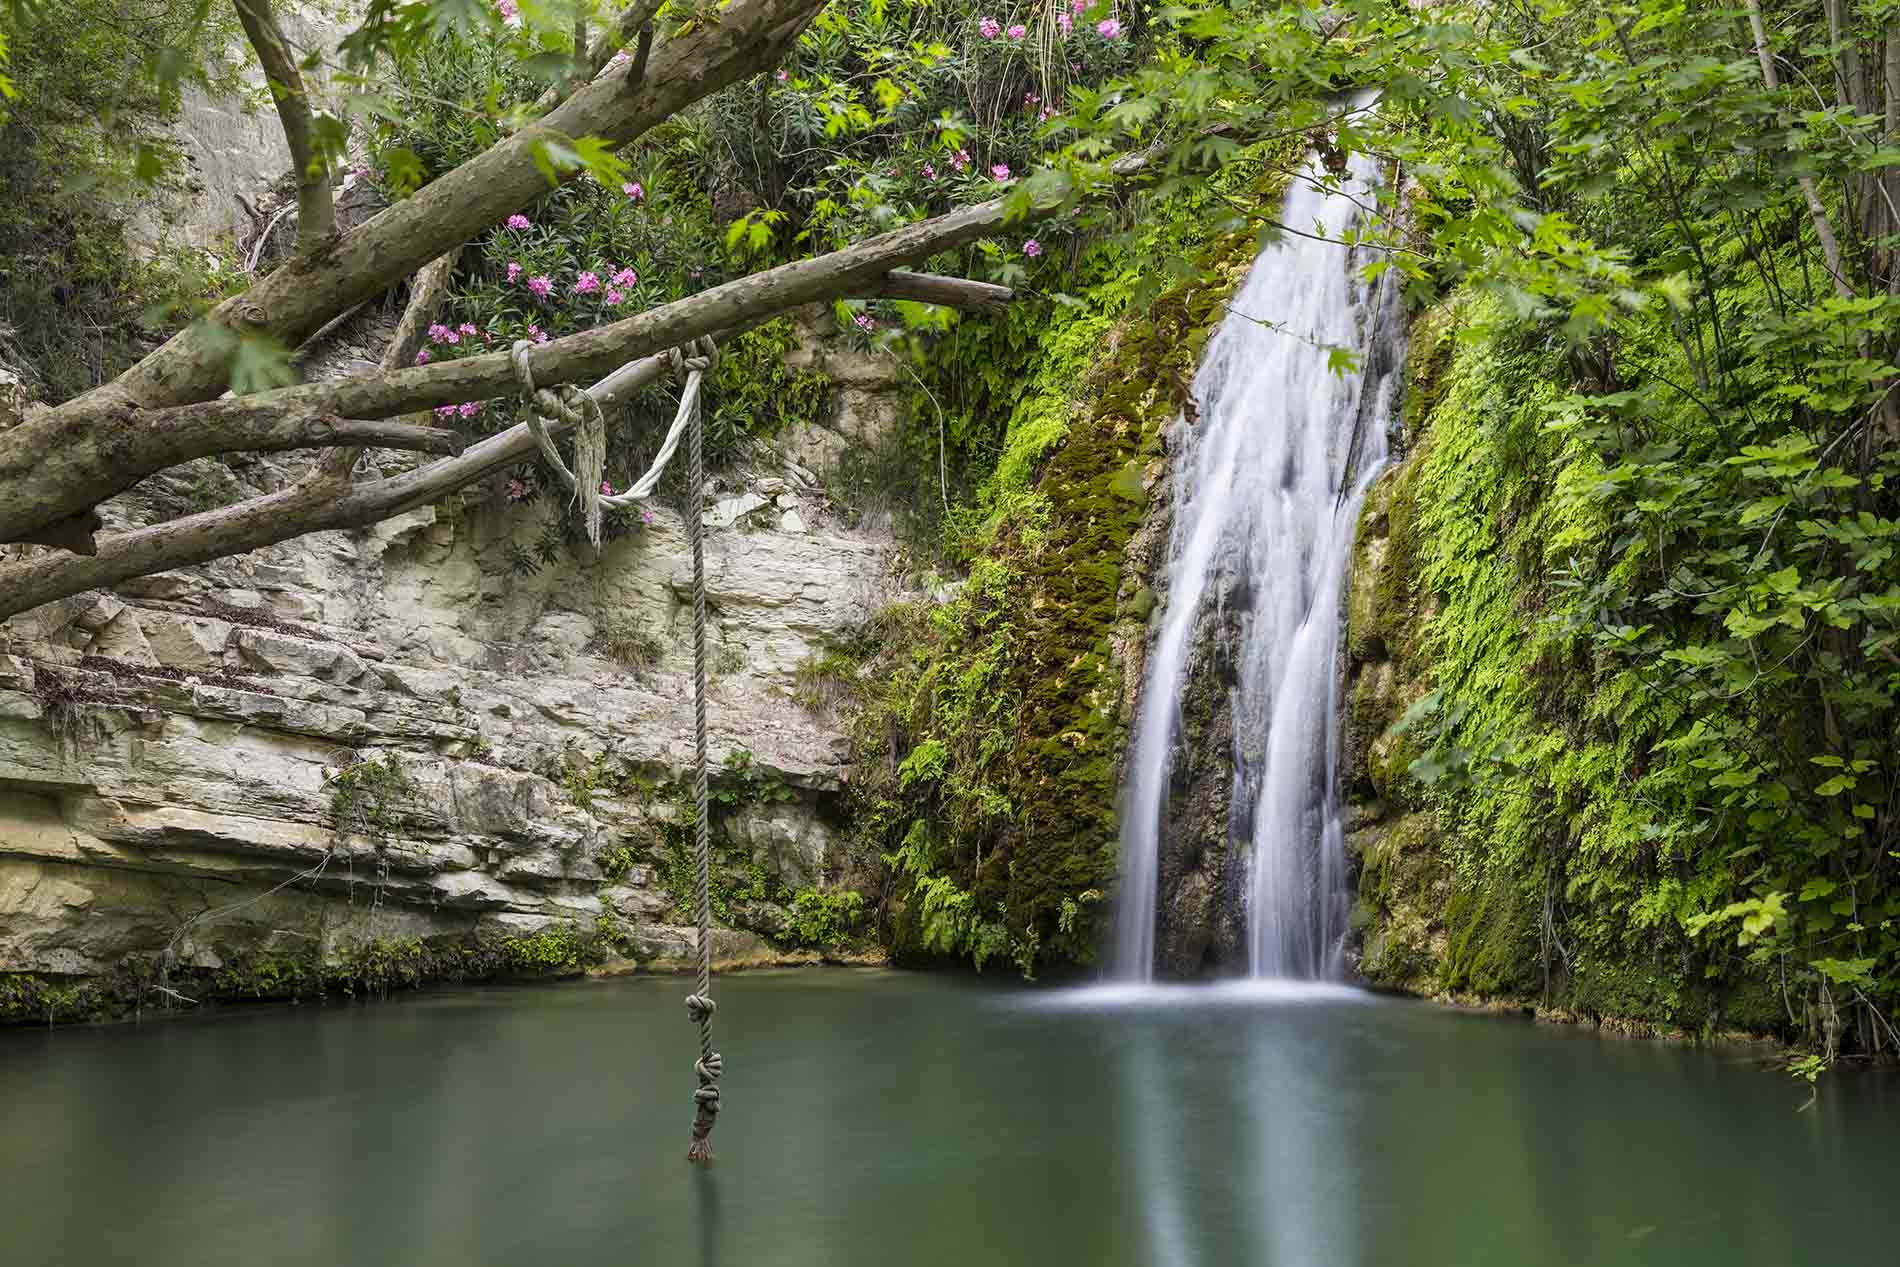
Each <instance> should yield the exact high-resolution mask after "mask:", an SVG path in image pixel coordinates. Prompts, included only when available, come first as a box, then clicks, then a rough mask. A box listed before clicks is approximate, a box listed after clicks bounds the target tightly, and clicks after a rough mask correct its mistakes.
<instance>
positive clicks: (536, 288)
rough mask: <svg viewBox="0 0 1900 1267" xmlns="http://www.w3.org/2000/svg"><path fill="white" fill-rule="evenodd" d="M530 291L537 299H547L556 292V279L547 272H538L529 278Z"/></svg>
mask: <svg viewBox="0 0 1900 1267" xmlns="http://www.w3.org/2000/svg"><path fill="white" fill-rule="evenodd" d="M528 293H529V294H531V295H533V296H534V297H535V298H536V299H546V298H547V297H548V296H549V295H551V294H553V293H554V279H553V278H552V277H549V276H548V275H547V274H546V273H536V274H535V275H534V276H533V277H530V278H529V279H528Z"/></svg>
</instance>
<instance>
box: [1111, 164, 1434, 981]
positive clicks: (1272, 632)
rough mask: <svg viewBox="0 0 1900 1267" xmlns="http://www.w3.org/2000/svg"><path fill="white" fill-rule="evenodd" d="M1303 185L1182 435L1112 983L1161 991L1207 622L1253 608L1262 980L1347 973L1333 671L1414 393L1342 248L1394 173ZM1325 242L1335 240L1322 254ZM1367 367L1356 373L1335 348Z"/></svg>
mask: <svg viewBox="0 0 1900 1267" xmlns="http://www.w3.org/2000/svg"><path fill="white" fill-rule="evenodd" d="M1326 179H1327V173H1326V171H1325V169H1324V168H1323V167H1322V166H1321V165H1320V163H1319V161H1318V160H1317V159H1314V160H1312V161H1311V162H1309V164H1308V165H1307V167H1306V168H1305V169H1304V171H1303V173H1302V175H1300V176H1298V177H1296V178H1295V179H1294V180H1293V182H1292V185H1291V188H1290V190H1289V192H1288V194H1287V199H1286V204H1285V207H1284V210H1283V212H1282V216H1281V218H1282V222H1283V223H1285V224H1286V225H1288V226H1290V227H1292V228H1294V229H1297V230H1299V231H1300V233H1302V234H1312V235H1314V236H1310V237H1309V236H1298V235H1295V234H1288V235H1285V237H1284V240H1283V241H1281V242H1280V243H1278V244H1276V245H1272V246H1269V247H1268V248H1267V249H1266V250H1265V251H1263V252H1262V253H1261V255H1260V257H1259V258H1258V259H1256V260H1255V261H1254V264H1253V267H1252V269H1251V270H1250V271H1249V272H1248V274H1247V277H1246V279H1245V281H1243V282H1242V284H1241V285H1240V287H1239V289H1238V290H1237V291H1236V293H1235V295H1234V297H1233V299H1232V301H1231V302H1230V304H1229V310H1228V314H1227V316H1226V317H1225V318H1224V319H1223V320H1222V322H1221V325H1220V327H1219V329H1218V330H1217V331H1216V332H1215V335H1214V337H1213V338H1212V339H1211V340H1210V341H1209V344H1208V349H1207V353H1206V355H1205V357H1204V359H1203V362H1202V365H1201V368H1200V371H1199V373H1198V374H1197V375H1196V377H1195V382H1194V394H1195V399H1196V401H1197V402H1198V404H1199V413H1200V416H1199V420H1198V422H1197V423H1196V424H1195V425H1194V426H1193V427H1191V428H1190V427H1182V428H1181V429H1180V433H1181V434H1182V435H1183V437H1184V447H1183V448H1182V450H1181V451H1180V452H1179V453H1178V454H1177V456H1176V458H1175V462H1174V507H1175V510H1174V522H1173V527H1172V531H1171V536H1170V541H1169V555H1168V563H1167V569H1166V577H1165V607H1164V609H1163V616H1162V623H1161V628H1160V631H1159V633H1158V635H1157V636H1156V639H1155V644H1154V647H1153V650H1152V653H1151V654H1150V656H1149V658H1148V662H1147V670H1146V679H1145V681H1144V682H1143V685H1142V692H1141V705H1140V711H1139V713H1138V716H1137V718H1136V723H1135V730H1134V734H1133V737H1132V740H1131V746H1130V755H1129V761H1128V773H1127V776H1126V788H1125V792H1124V805H1123V816H1122V824H1123V826H1122V842H1121V846H1122V875H1121V887H1120V892H1119V897H1118V899H1117V915H1116V931H1115V944H1114V946H1113V949H1112V953H1111V954H1110V956H1109V959H1110V967H1111V972H1112V975H1113V976H1114V977H1115V978H1116V979H1118V980H1122V981H1134V982H1145V981H1150V980H1152V979H1153V975H1154V960H1155V921H1156V905H1157V900H1158V898H1159V896H1160V895H1159V892H1158V882H1159V870H1160V860H1159V854H1160V845H1161V836H1162V830H1163V825H1164V822H1165V820H1166V816H1167V813H1168V788H1169V781H1170V778H1171V775H1172V767H1173V755H1174V749H1175V744H1176V739H1177V735H1178V734H1179V731H1180V723H1181V707H1182V698H1183V695H1184V693H1185V688H1186V686H1187V674H1188V662H1189V658H1190V655H1191V652H1192V650H1193V643H1194V639H1195V636H1196V630H1197V626H1199V624H1200V623H1201V621H1202V618H1203V616H1204V613H1206V611H1207V610H1208V609H1209V607H1210V605H1216V604H1222V603H1227V602H1232V603H1234V604H1235V605H1236V606H1237V607H1238V608H1239V610H1238V612H1236V613H1235V614H1236V615H1237V617H1238V638H1237V649H1236V658H1237V661H1238V663H1237V679H1238V680H1237V684H1236V685H1235V687H1234V688H1233V697H1232V701H1231V706H1232V709H1233V722H1234V726H1233V729H1234V736H1235V740H1234V744H1235V749H1236V751H1235V753H1234V758H1235V760H1234V766H1235V771H1236V773H1235V779H1234V789H1233V801H1234V804H1233V807H1232V812H1231V814H1230V822H1233V823H1242V824H1250V825H1251V826H1250V834H1251V842H1250V843H1251V849H1250V868H1251V870H1250V877H1249V885H1248V891H1247V902H1246V914H1247V927H1248V942H1249V944H1248V968H1249V970H1250V972H1251V974H1252V975H1253V976H1255V977H1290V978H1296V979H1315V978H1337V977H1338V976H1340V975H1341V972H1342V963H1341V956H1342V947H1343V944H1344V938H1345V932H1346V915H1347V911H1348V909H1349V906H1350V901H1349V895H1348V894H1347V891H1346V876H1345V843H1344V833H1343V830H1342V827H1341V823H1340V819H1339V813H1338V804H1337V799H1336V788H1337V784H1338V770H1337V766H1338V753H1339V734H1338V716H1337V713H1338V710H1337V708H1336V707H1335V701H1334V694H1335V681H1334V679H1335V666H1336V662H1337V658H1338V650H1339V640H1340V631H1341V624H1342V612H1341V598H1342V587H1343V584H1344V579H1345V573H1346V566H1347V562H1348V559H1349V556H1350V553H1351V548H1352V534H1353V529H1354V526H1355V524H1356V523H1357V520H1358V514H1359V507H1360V503H1361V501H1362V500H1363V498H1364V495H1365V491H1366V489H1367V488H1368V487H1369V486H1370V485H1371V482H1372V480H1373V479H1374V478H1375V477H1376V476H1377V474H1378V473H1379V471H1380V469H1381V468H1382V467H1383V466H1384V464H1385V461H1386V456H1387V454H1386V448H1387V428H1388V424H1389V415H1390V411H1391V406H1392V400H1393V397H1394V393H1395V391H1396V388H1397V383H1398V373H1397V369H1398V359H1399V358H1398V357H1397V356H1396V355H1394V354H1393V352H1392V349H1393V347H1394V346H1395V345H1396V344H1395V338H1396V334H1397V327H1398V319H1397V316H1396V313H1395V312H1394V311H1393V306H1394V302H1395V295H1394V294H1393V288H1392V287H1391V286H1390V285H1389V284H1386V285H1378V284H1368V283H1366V282H1365V281H1363V280H1362V279H1361V277H1360V269H1361V268H1362V267H1363V265H1364V263H1365V262H1366V261H1365V259H1364V258H1363V252H1362V251H1356V250H1352V249H1349V248H1348V247H1346V246H1345V245H1342V242H1341V239H1342V238H1343V237H1345V236H1346V235H1347V233H1348V231H1349V230H1350V228H1351V227H1352V225H1353V224H1354V222H1355V219H1356V218H1357V217H1358V216H1359V215H1360V214H1361V208H1362V207H1363V206H1366V205H1369V204H1370V201H1371V198H1372V196H1373V192H1374V189H1375V186H1376V183H1377V169H1376V167H1375V166H1374V164H1373V163H1372V162H1371V160H1369V159H1365V158H1355V159H1353V160H1352V161H1351V163H1350V164H1349V166H1348V169H1347V171H1346V173H1345V174H1344V176H1343V177H1341V178H1340V179H1339V182H1338V185H1339V187H1338V188H1337V189H1335V190H1330V191H1329V190H1327V189H1325V188H1323V187H1322V186H1323V185H1324V184H1325V182H1326ZM1316 238H1317V239H1326V240H1316ZM1335 349H1347V350H1349V351H1351V352H1352V353H1353V354H1354V357H1355V359H1356V361H1357V362H1358V366H1357V368H1356V369H1354V370H1352V371H1349V372H1346V373H1340V372H1338V371H1337V370H1336V369H1335V368H1334V366H1333V364H1332V361H1333V351H1334V350H1335Z"/></svg>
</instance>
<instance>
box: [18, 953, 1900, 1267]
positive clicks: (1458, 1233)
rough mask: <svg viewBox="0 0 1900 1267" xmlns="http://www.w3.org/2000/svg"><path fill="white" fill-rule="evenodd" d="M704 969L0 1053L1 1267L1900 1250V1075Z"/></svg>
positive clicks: (440, 1266)
mask: <svg viewBox="0 0 1900 1267" xmlns="http://www.w3.org/2000/svg"><path fill="white" fill-rule="evenodd" d="M687 984H688V983H687V982H686V981H685V980H684V979H682V978H667V977H648V978H624V979H621V980H616V981H605V982H594V983H576V984H572V985H540V986H532V987H516V988H504V989H493V990H458V991H453V992H444V993H441V994H434V995H421V996H411V997H409V998H397V999H392V1000H390V1001H388V1002H385V1003H378V1004H373V1005H370V1006H332V1007H324V1008H318V1007H309V1006H305V1007H299V1008H282V1009H272V1008H259V1009H256V1010H245V1011H236V1010H231V1011H225V1012H222V1013H217V1014H214V1015H213V1016H212V1017H210V1018H208V1019H205V1020H185V1021H174V1022H167V1023H164V1024H158V1025H152V1024H147V1025H143V1026H138V1027H133V1026H124V1027H114V1028H101V1029H84V1028H76V1029H70V1030H66V1029H62V1030H53V1031H47V1030H45V1029H30V1028H25V1027H22V1028H16V1029H13V1030H10V1031H6V1032H0V1087H4V1088H5V1090H6V1109H5V1111H4V1112H0V1194H4V1195H3V1196H0V1209H4V1210H5V1211H6V1227H5V1232H4V1235H3V1236H0V1262H5V1263H6V1264H8V1265H9V1267H13V1265H15V1264H17V1265H18V1267H41V1265H49V1267H50V1265H53V1264H59V1265H62V1267H63V1265H64V1264H75V1265H90V1264H117V1263H137V1264H140V1267H236V1265H239V1264H242V1265H243V1267H254V1265H256V1264H270V1267H306V1265H307V1267H371V1265H381V1264H389V1265H391V1267H395V1265H397V1264H400V1267H540V1265H541V1264H549V1265H565V1264H638V1265H640V1267H646V1265H647V1264H653V1265H655V1267H705V1265H707V1264H719V1265H720V1267H807V1265H811V1267H857V1265H858V1264H866V1265H870V1264H880V1265H881V1264H889V1263H899V1264H904V1265H905V1267H935V1265H936V1264H944V1265H945V1267H952V1265H955V1267H964V1265H967V1264H973V1263H980V1264H985V1265H986V1267H989V1265H994V1267H1017V1265H1018V1264H1020V1265H1021V1267H1055V1265H1060V1264H1070V1263H1075V1264H1087V1265H1088V1267H1527V1265H1528V1264H1536V1265H1537V1267H1597V1265H1598V1264H1604V1263H1618V1264H1631V1265H1635V1267H1787V1265H1788V1264H1795V1263H1843V1264H1844V1263H1867V1264H1872V1263H1880V1262H1890V1261H1892V1256H1893V1255H1892V1251H1893V1242H1892V1225H1891V1222H1890V1221H1889V1220H1887V1219H1885V1218H1883V1217H1881V1216H1880V1215H1879V1214H1878V1212H1879V1211H1881V1210H1887V1209H1890V1208H1891V1196H1890V1194H1889V1193H1888V1191H1887V1189H1888V1188H1889V1187H1890V1185H1891V1175H1892V1170H1893V1167H1892V1142H1891V1138H1890V1137H1891V1134H1892V1132H1891V1128H1890V1125H1889V1124H1890V1123H1891V1122H1892V1121H1893V1120H1894V1119H1893V1114H1894V1112H1895V1111H1896V1109H1900V1102H1897V1101H1896V1095H1895V1093H1896V1092H1897V1091H1900V1087H1893V1086H1889V1085H1887V1081H1883V1080H1881V1079H1877V1078H1853V1077H1838V1078H1836V1077H1830V1078H1827V1079H1825V1080H1823V1084H1822V1085H1821V1086H1820V1088H1819V1096H1818V1099H1817V1100H1816V1102H1815V1103H1814V1104H1813V1105H1811V1106H1810V1107H1808V1108H1807V1109H1806V1110H1804V1111H1797V1110H1800V1109H1801V1107H1802V1104H1803V1103H1804V1101H1806V1100H1807V1098H1808V1094H1809V1091H1808V1088H1807V1087H1805V1086H1803V1085H1800V1084H1798V1083H1795V1082H1793V1081H1792V1080H1790V1079H1788V1078H1786V1077H1783V1076H1778V1075H1773V1074H1765V1073H1762V1072H1759V1071H1758V1070H1756V1069H1755V1068H1752V1067H1750V1066H1749V1065H1747V1064H1740V1063H1730V1062H1732V1061H1736V1060H1740V1059H1742V1057H1740V1056H1737V1055H1736V1053H1735V1052H1734V1050H1733V1049H1730V1050H1729V1051H1728V1052H1727V1053H1723V1052H1720V1051H1716V1052H1711V1051H1706V1050H1701V1051H1698V1050H1692V1049H1687V1048H1682V1047H1673V1046H1666V1045H1661V1044H1652V1043H1636V1042H1629V1041H1625V1040H1618V1039H1614V1038H1599V1037H1597V1036H1595V1035H1594V1034H1592V1033H1591V1032H1589V1031H1585V1030H1578V1029H1574V1028H1569V1027H1553V1026H1536V1025H1527V1024H1518V1023H1513V1022H1510V1021H1503V1020H1498V1019H1495V1018H1491V1017H1484V1016H1471V1015H1465V1014H1461V1013H1456V1012H1452V1011H1450V1010H1447V1009H1442V1008H1436V1007H1433V1006H1430V1005H1428V1004H1422V1003H1413V1002H1408V1001H1402V1000H1392V999H1383V998H1379V997H1377V996H1373V995H1368V994H1365V993H1363V992H1359V991H1353V990H1349V989H1347V988H1345V987H1343V986H1338V985H1326V984H1315V983H1302V982H1287V981H1232V982H1227V983H1221V984H1214V985H1205V984H1203V985H1194V986H1188V985H1182V986H1167V985H1160V986H1149V987H1145V988H1143V989H1141V990H1139V991H1138V993H1139V995H1140V1001H1139V1005H1138V1006H1127V1005H1126V1004H1125V1003H1124V1002H1123V1001H1122V1000H1120V999H1118V998H1117V996H1116V993H1115V992H1116V991H1121V992H1122V993H1123V994H1124V996H1125V995H1126V994H1129V993H1137V991H1134V990H1133V989H1132V988H1130V987H1122V986H1107V987H1103V988H1102V989H1101V990H1099V991H1087V990H1046V989H1033V988H1026V987H1011V986H1009V985H1008V984H1007V983H1005V982H999V981H997V980H995V979H993V978H990V979H972V978H967V977H964V978H957V977H950V976H942V975H924V974H911V973H899V972H889V971H854V970H849V969H833V970H805V971H790V972H766V973H758V974H745V975H741V976H736V977H729V978H721V979H720V980H719V982H718V983H717V985H716V987H715V989H716V992H717V995H718V998H719V1001H720V1009H719V1045H720V1048H721V1050H722V1051H723V1053H724V1054H725V1057H726V1076H725V1078H724V1079H723V1080H722V1085H723V1089H724V1091H725V1097H724V1108H725V1111H724V1112H722V1113H721V1114H720V1115H719V1126H718V1129H717V1130H716V1131H714V1133H713V1142H714V1150H715V1154H716V1158H717V1160H716V1162H715V1164H714V1166H713V1167H712V1169H711V1170H709V1171H701V1170H698V1169H696V1168H695V1167H692V1166H689V1165H687V1164H686V1162H685V1161H684V1155H685V1152H686V1144H687V1135H688V1127H689V1125H690V1123H691V1121H692V1101H691V1094H692V1088H693V1076H692V1062H693V1059H694V1057H695V1056H696V1055H697V1037H696V1031H695V1030H694V1028H693V1026H692V1025H690V1024H689V1023H688V1022H687V1019H686V1009H685V1008H684V1007H683V1006H682V1005H681V1002H680V1000H681V998H682V997H683V995H684V993H685V991H686V989H687Z"/></svg>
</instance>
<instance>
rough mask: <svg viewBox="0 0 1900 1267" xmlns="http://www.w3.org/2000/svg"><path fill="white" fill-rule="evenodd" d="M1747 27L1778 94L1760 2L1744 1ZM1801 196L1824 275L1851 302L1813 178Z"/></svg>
mask: <svg viewBox="0 0 1900 1267" xmlns="http://www.w3.org/2000/svg"><path fill="white" fill-rule="evenodd" d="M1747 3H1748V25H1749V29H1750V30H1752V31H1753V32H1754V34H1755V58H1756V60H1757V61H1759V62H1760V63H1761V81H1762V84H1763V85H1764V86H1765V87H1766V88H1767V89H1768V91H1769V93H1771V94H1773V93H1775V92H1778V91H1780V87H1781V85H1780V83H1779V82H1778V81H1777V80H1776V78H1775V58H1774V54H1773V53H1771V52H1770V51H1769V49H1768V32H1767V30H1766V29H1765V28H1764V27H1763V25H1762V20H1761V0H1747ZM1778 114H1779V116H1780V118H1781V123H1782V126H1783V127H1786V126H1787V123H1788V112H1787V110H1785V109H1779V110H1778ZM1800 185H1801V196H1802V198H1803V200H1805V201H1806V202H1807V204H1808V218H1809V219H1810V220H1812V221H1813V222H1814V236H1815V237H1817V238H1819V239H1820V240H1821V260H1822V262H1823V263H1824V264H1825V265H1826V266H1827V274H1828V276H1829V277H1832V278H1833V279H1834V292H1835V293H1836V294H1838V295H1839V296H1840V297H1841V298H1842V299H1852V298H1853V297H1854V288H1853V286H1852V285H1850V284H1849V283H1848V280H1847V274H1846V273H1845V272H1844V271H1842V267H1841V244H1840V239H1838V238H1836V237H1835V236H1834V223H1833V221H1831V220H1829V219H1828V215H1827V204H1825V203H1823V202H1822V201H1821V195H1820V193H1819V191H1817V190H1816V189H1815V187H1814V178H1813V177H1811V176H1803V177H1801V178H1800Z"/></svg>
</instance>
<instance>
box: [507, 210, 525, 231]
mask: <svg viewBox="0 0 1900 1267" xmlns="http://www.w3.org/2000/svg"><path fill="white" fill-rule="evenodd" d="M508 227H509V228H511V229H525V228H527V227H528V217H526V216H524V215H522V214H521V213H520V212H519V211H517V212H515V213H514V214H513V215H511V216H509V217H508Z"/></svg>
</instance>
